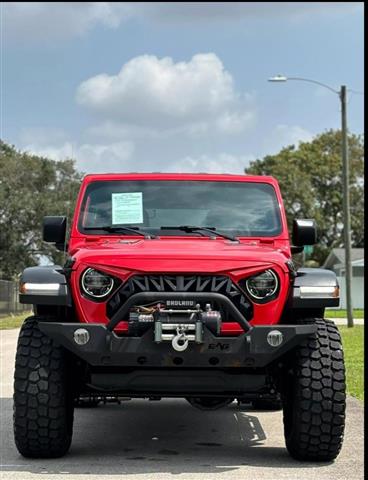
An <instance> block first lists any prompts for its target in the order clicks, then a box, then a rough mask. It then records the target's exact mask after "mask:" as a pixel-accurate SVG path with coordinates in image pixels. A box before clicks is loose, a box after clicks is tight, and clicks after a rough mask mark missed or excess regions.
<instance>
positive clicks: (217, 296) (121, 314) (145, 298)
mask: <svg viewBox="0 0 368 480" xmlns="http://www.w3.org/2000/svg"><path fill="white" fill-rule="evenodd" d="M170 299H175V300H192V299H194V300H197V301H203V302H206V303H209V302H210V301H211V300H212V301H216V302H217V303H219V304H220V305H221V306H222V308H223V309H224V310H226V311H227V312H228V313H229V315H230V316H231V317H232V318H233V319H234V321H236V322H238V323H239V325H240V326H241V327H242V328H243V330H244V331H245V332H248V331H249V330H250V329H251V328H252V326H251V325H250V324H249V322H248V321H247V320H246V318H245V317H244V316H243V315H242V314H241V313H240V312H239V310H238V309H237V308H236V306H235V305H234V304H233V303H232V302H231V300H229V298H228V297H226V296H225V295H222V294H221V293H214V292H140V293H135V294H134V295H132V296H131V297H129V298H128V300H127V301H126V302H125V303H124V304H123V305H122V306H121V307H120V308H119V309H118V311H117V312H116V313H115V314H114V315H113V317H112V318H111V320H110V322H109V323H108V324H107V326H106V328H107V330H109V331H110V332H111V331H113V330H114V328H115V327H116V326H117V324H118V323H120V322H121V321H122V320H123V319H124V318H125V317H126V316H127V315H128V314H129V311H130V309H131V308H132V307H133V306H135V305H139V304H146V303H151V302H155V301H157V302H160V301H161V302H164V301H165V300H170Z"/></svg>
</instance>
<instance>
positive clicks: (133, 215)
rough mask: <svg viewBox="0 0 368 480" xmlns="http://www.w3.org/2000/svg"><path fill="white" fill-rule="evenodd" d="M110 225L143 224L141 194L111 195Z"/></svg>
mask: <svg viewBox="0 0 368 480" xmlns="http://www.w3.org/2000/svg"><path fill="white" fill-rule="evenodd" d="M111 201H112V223H113V225H117V224H135V223H143V199H142V192H131V193H112V198H111Z"/></svg>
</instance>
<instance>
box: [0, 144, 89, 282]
mask: <svg viewBox="0 0 368 480" xmlns="http://www.w3.org/2000/svg"><path fill="white" fill-rule="evenodd" d="M81 177H82V174H81V173H80V172H78V171H77V170H76V169H75V165H74V161H73V160H63V161H53V160H50V159H48V158H44V157H39V156H36V155H32V154H29V153H26V152H20V151H18V150H16V149H15V147H13V146H11V145H8V144H6V143H4V142H2V141H1V140H0V274H1V276H2V277H3V278H4V279H12V278H14V277H15V276H16V275H17V274H19V273H20V272H21V271H22V270H23V269H24V268H25V267H27V266H31V265H37V264H38V262H39V258H40V256H41V255H46V256H47V257H49V258H50V259H52V260H53V261H54V262H55V263H57V262H60V261H62V256H63V255H62V253H61V252H58V251H57V250H56V249H55V248H54V247H53V246H51V245H49V244H46V243H44V242H43V241H42V238H41V237H42V228H41V226H42V218H43V217H44V216H45V215H62V214H64V215H65V214H69V217H70V215H71V214H72V212H73V208H74V202H75V199H76V195H77V192H78V189H79V185H80V180H81Z"/></svg>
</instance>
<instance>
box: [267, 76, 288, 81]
mask: <svg viewBox="0 0 368 480" xmlns="http://www.w3.org/2000/svg"><path fill="white" fill-rule="evenodd" d="M287 79H288V78H287V77H285V75H276V76H274V77H270V78H269V79H268V81H269V82H286V81H287Z"/></svg>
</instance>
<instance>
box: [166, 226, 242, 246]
mask: <svg viewBox="0 0 368 480" xmlns="http://www.w3.org/2000/svg"><path fill="white" fill-rule="evenodd" d="M161 230H182V231H183V232H187V233H191V232H197V231H201V230H203V231H204V232H208V233H212V234H213V235H217V236H218V237H223V238H227V239H228V240H231V241H233V242H238V243H240V240H239V239H238V238H236V237H233V236H232V235H227V234H226V233H220V232H218V231H217V230H216V228H215V227H196V226H193V225H177V226H174V227H172V226H169V227H161Z"/></svg>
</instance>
